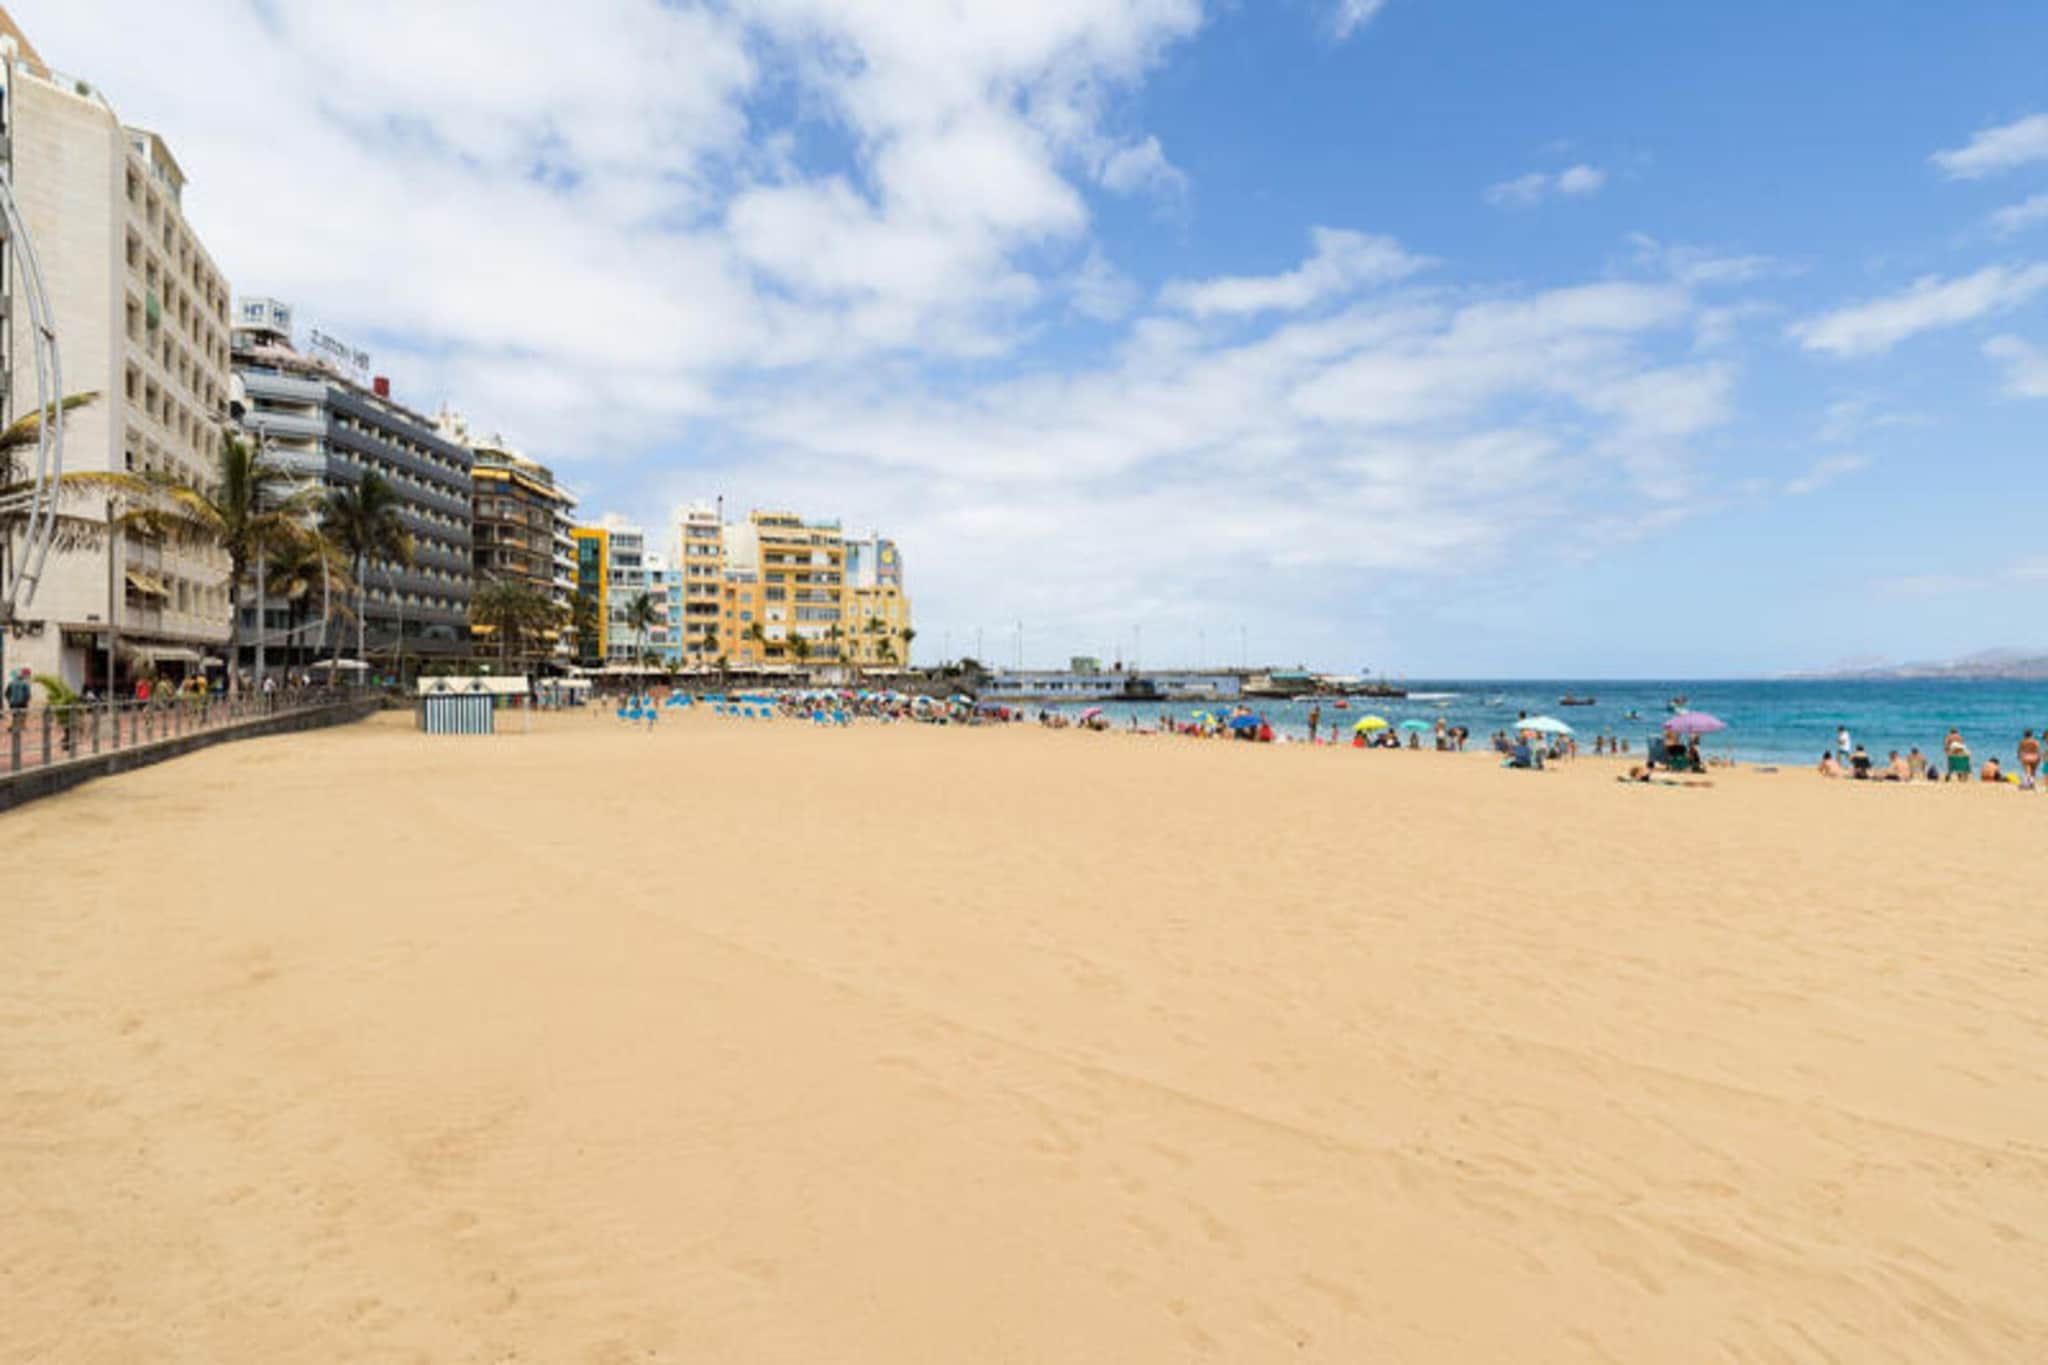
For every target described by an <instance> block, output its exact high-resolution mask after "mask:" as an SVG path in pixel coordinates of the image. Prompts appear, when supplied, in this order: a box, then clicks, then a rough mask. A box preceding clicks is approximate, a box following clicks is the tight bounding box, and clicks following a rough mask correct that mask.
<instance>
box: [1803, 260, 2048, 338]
mask: <svg viewBox="0 0 2048 1365" xmlns="http://www.w3.org/2000/svg"><path fill="white" fill-rule="evenodd" d="M2043 289H2048V262H2037V263H2035V264H2032V265H2025V266H2010V265H1993V266H1986V267H1985V268H1984V269H1982V270H1979V271H1978V272H1976V273H1975V274H1973V275H1962V276H1958V277H1957V278H1954V279H1946V280H1945V279H1942V278H1941V277H1939V276H1936V275H1928V276H1924V277H1923V278H1921V279H1918V280H1915V281H1914V282H1913V283H1912V284H1911V285H1910V286H1909V287H1908V288H1906V289H1904V290H1902V291H1900V292H1899V293H1896V294H1890V295H1887V296H1885V297H1884V298H1880V299H1872V300H1870V301H1869V302H1867V303H1859V304H1852V305H1851V306H1849V307H1847V308H1841V309H1837V310H1836V311H1834V312H1831V313H1823V314H1821V315H1819V316H1817V317H1812V318H1808V319H1806V320H1805V321H1803V322H1798V323H1795V324H1793V327H1792V336H1793V338H1794V339H1795V340H1797V341H1798V342H1799V343H1800V344H1801V345H1803V346H1805V347H1806V349H1808V350H1810V351H1826V352H1828V353H1829V354H1830V355H1836V356H1858V355H1876V354H1879V353H1882V352H1884V351H1888V350H1890V349H1891V348H1892V347H1894V346H1896V345H1898V343H1900V342H1901V341H1904V340H1905V339H1906V338H1907V337H1910V336H1913V335H1915V334H1916V333H1919V332H1925V331H1929V330H1931V329H1933V328H1937V327H1952V326H1955V325H1956V324H1958V323H1963V322H1969V321H1972V320H1973V319H1976V318H1980V317H1986V316H1989V315H1992V314H1996V313H2003V312H2007V311H2010V310H2011V309H2014V308H2017V307H2019V306H2020V305H2021V304H2023V303H2025V302H2026V301H2027V300H2028V299H2030V298H2032V297H2033V296H2034V295H2035V294H2038V293H2040V292H2041V291H2042V290H2043Z"/></svg>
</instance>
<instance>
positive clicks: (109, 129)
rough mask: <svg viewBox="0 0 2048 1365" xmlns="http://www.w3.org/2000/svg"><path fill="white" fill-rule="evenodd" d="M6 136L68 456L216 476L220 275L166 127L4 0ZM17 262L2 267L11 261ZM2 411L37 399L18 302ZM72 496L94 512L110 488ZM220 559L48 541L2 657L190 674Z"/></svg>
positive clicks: (221, 632) (127, 672)
mask: <svg viewBox="0 0 2048 1365" xmlns="http://www.w3.org/2000/svg"><path fill="white" fill-rule="evenodd" d="M0 81H4V90H0V118H4V125H0V138H4V140H5V153H6V159H7V161H8V163H9V170H10V173H11V175H12V179H13V185H14V192H15V196H16V198H17V200H18V201H19V203H20V206H21V212H22V216H23V218H24V220H25V222H26V223H27V226H28V231H29V235H30V237H31V238H32V240H33V241H34V243H35V247H36V251H37V254H38V256H39V257H40V259H41V263H42V270H43V276H44V280H45V283H46V285H47V287H48V289H49V293H50V298H51V302H52V304H53V306H54V309H55V315H56V327H57V346H58V351H59V356H60V358H61V361H62V365H63V379H64V388H65V390H66V391H67V392H69V393H74V394H75V393H87V392H89V393H94V394H97V395H98V397H97V399H96V400H95V401H93V402H92V403H89V404H87V405H86V406H84V407H82V408H78V409H75V410H74V411H72V412H71V413H69V414H68V415H67V417H66V421H65V442H64V467H65V469H66V470H67V471H102V472H105V471H116V470H133V471H143V470H161V471H165V472H167V473H169V474H172V475H174V476H175V477H177V478H178V479H180V480H183V481H187V482H193V483H203V482H208V481H210V480H211V479H212V478H213V471H214V468H215V460H216V457H217V452H218V450H219V446H220V442H221V439H222V431H221V422H222V420H223V419H224V417H225V414H226V411H227V404H228V390H229V384H230V377H229V376H230V371H229V360H228V302H229V290H228V284H227V281H226V280H224V279H223V278H222V277H221V273H220V271H219V270H218V269H217V268H216V267H215V265H214V263H213V259H212V257H210V256H209V255H208V254H207V252H206V248H205V247H204V246H203V245H201V243H200V241H199V239H198V237H197V236H196V235H195V234H194V233H193V231H192V228H191V226H190V225H189V224H188V223H187V222H186V221H185V216H184V210H183V203H182V201H183V195H184V188H185V176H184V172H183V171H182V170H181V169H180V168H179V166H178V162H177V160H176V158H174V157H173V156H172V155H171V152H170V149H169V148H168V147H167V146H165V145H164V142H163V139H162V138H160V137H158V136H157V135H156V134H155V133H152V132H149V131H148V130H146V129H142V128H135V127H129V126H126V125H124V124H123V123H122V122H121V120H120V118H119V117H118V116H117V115H116V113H115V111H114V108H113V106H112V105H111V104H110V103H109V102H108V101H107V99H106V97H105V96H104V95H102V94H101V93H100V91H99V90H97V89H96V88H95V87H93V85H92V84H91V83H90V82H88V81H85V80H82V79H79V78H77V77H74V76H70V75H66V74H63V73H62V72H59V71H57V70H55V69H53V68H51V67H49V66H47V65H46V64H45V63H44V62H43V61H42V59H41V58H40V56H39V55H38V54H37V53H36V51H35V49H34V48H33V47H31V46H30V45H29V44H28V42H27V40H26V38H24V37H23V36H22V35H21V33H20V31H19V30H18V29H16V28H15V26H14V24H13V21H12V20H11V19H10V18H9V17H8V16H7V14H6V12H5V11H4V10H0ZM10 274H11V272H10ZM8 317H9V319H10V321H9V323H8V326H9V327H10V328H11V332H10V334H9V335H8V337H7V338H6V340H7V364H8V366H9V374H8V379H9V384H8V390H9V411H8V412H7V413H6V414H5V416H6V418H7V419H8V420H12V419H13V418H15V417H18V416H19V415H21V413H22V411H23V410H24V409H25V408H32V407H33V406H34V404H35V392H36V390H35V375H34V371H33V369H32V368H31V366H32V351H31V349H30V346H29V340H30V338H29V336H28V333H27V324H28V318H27V310H26V309H25V308H20V307H10V308H9V309H8ZM68 510H69V511H71V512H72V513H74V514H76V515H80V516H86V517H97V518H99V519H102V520H104V504H102V503H96V502H94V501H92V500H89V499H88V500H75V501H73V502H72V503H71V504H70V506H69V509H68ZM227 572H228V565H227V558H226V556H225V555H223V554H221V553H220V552H219V551H218V550H215V549H213V548H211V547H208V548H206V549H203V550H197V551H181V550H179V549H178V548H176V547H175V546H173V545H170V544H166V543H161V542H155V541H152V540H150V539H149V538H146V537H143V536H140V535H136V534H132V533H119V532H117V533H116V534H114V535H113V536H112V537H111V538H110V539H105V538H103V540H102V543H100V544H98V545H94V546H91V547H89V548H86V549H74V550H71V551H69V552H64V553H58V552H52V554H51V555H50V558H49V561H48V564H47V565H46V567H45V570H44V573H43V578H42V584H41V587H40V590H39V591H38V592H37V594H36V597H35V600H34V601H33V602H31V603H29V604H28V605H27V606H26V607H25V608H24V609H23V611H22V613H21V619H19V620H18V621H17V622H16V623H15V625H14V627H13V631H14V638H12V639H10V640H9V641H8V642H7V656H8V660H9V662H10V664H20V665H24V666H27V667H29V668H32V669H34V670H35V671H36V672H38V673H51V674H56V675H58V676H60V677H62V678H64V679H65V680H66V681H67V682H69V683H71V684H72V685H73V686H78V687H85V686H90V687H93V688H99V689H103V688H105V687H106V686H107V682H108V680H107V676H106V668H107V662H106V660H107V654H106V650H107V645H108V632H109V629H110V628H111V627H116V626H118V630H119V643H120V648H121V653H120V656H119V658H120V662H119V665H118V668H117V676H116V678H115V680H114V681H115V683H116V685H117V686H123V687H125V686H126V685H127V683H128V680H129V679H130V678H131V677H132V676H134V675H135V674H136V673H138V672H147V671H156V672H162V673H165V674H170V675H185V674H189V673H191V672H194V671H197V670H199V669H201V668H202V667H204V666H206V661H207V660H208V659H210V658H217V657H219V655H220V654H221V653H222V646H224V645H225V643H226V641H227V638H228V616H229V601H228V585H227Z"/></svg>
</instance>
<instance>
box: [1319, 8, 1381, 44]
mask: <svg viewBox="0 0 2048 1365" xmlns="http://www.w3.org/2000/svg"><path fill="white" fill-rule="evenodd" d="M1386 7H1387V0H1337V4H1336V8H1335V9H1333V10H1332V11H1331V12H1330V31H1331V32H1332V33H1333V34H1335V35H1336V37H1337V41H1339V42H1342V41H1344V39H1346V38H1349V37H1350V36H1351V35H1352V34H1354V33H1356V32H1358V30H1360V29H1362V28H1364V27H1365V26H1366V25H1367V24H1369V23H1371V22H1372V21H1373V18H1374V17H1375V16H1376V15H1378V14H1379V12H1380V11H1381V10H1383V9H1385V8H1386Z"/></svg>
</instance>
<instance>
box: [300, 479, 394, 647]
mask: <svg viewBox="0 0 2048 1365" xmlns="http://www.w3.org/2000/svg"><path fill="white" fill-rule="evenodd" d="M400 501H401V499H400V498H399V495H398V490H397V489H395V488H393V487H392V486H391V484H390V483H389V482H387V481H386V480H385V478H384V476H383V475H381V474H379V473H377V472H376V471H375V470H373V469H366V470H364V471H363V476H362V478H360V479H358V480H357V481H356V482H355V483H353V484H348V485H344V486H343V487H340V488H336V489H333V490H331V491H330V492H329V493H328V494H327V501H326V505H325V506H324V507H323V508H322V510H321V515H320V522H321V529H322V530H324V531H325V532H326V534H327V536H328V538H329V539H331V540H332V541H333V542H334V544H335V546H336V547H337V548H338V549H339V550H340V551H341V552H342V553H343V554H344V555H346V556H347V557H348V562H349V566H350V568H351V569H352V570H353V576H354V578H355V581H356V658H357V659H358V660H359V661H362V662H365V663H367V662H368V661H367V660H365V659H364V658H363V656H364V654H365V652H366V650H365V640H364V635H365V631H366V628H367V625H368V619H367V618H368V616H369V601H368V598H369V593H370V585H369V582H368V579H367V577H366V573H365V571H366V570H367V569H368V567H369V563H370V561H371V560H372V559H387V560H395V561H397V562H398V563H400V564H405V565H410V564H411V563H412V537H411V536H409V535H407V534H406V532H405V525H404V523H402V522H400V521H399V519H398V508H399V504H400ZM331 651H332V658H333V663H332V666H331V671H330V673H329V677H328V681H329V682H333V681H335V676H334V675H336V674H339V673H340V672H341V641H340V640H339V639H335V640H334V641H332V642H331Z"/></svg>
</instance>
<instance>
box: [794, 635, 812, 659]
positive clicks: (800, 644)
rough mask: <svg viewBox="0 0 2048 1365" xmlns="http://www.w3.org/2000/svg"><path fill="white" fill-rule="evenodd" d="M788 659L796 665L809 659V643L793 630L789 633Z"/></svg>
mask: <svg viewBox="0 0 2048 1365" xmlns="http://www.w3.org/2000/svg"><path fill="white" fill-rule="evenodd" d="M789 657H790V658H792V659H795V660H796V661H797V663H798V664H803V663H805V662H807V661H808V660H809V659H810V657H811V642H810V641H809V640H806V639H805V638H804V637H803V636H801V635H799V634H797V633H796V632H795V631H793V630H792V631H791V632H790V633H789Z"/></svg>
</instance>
